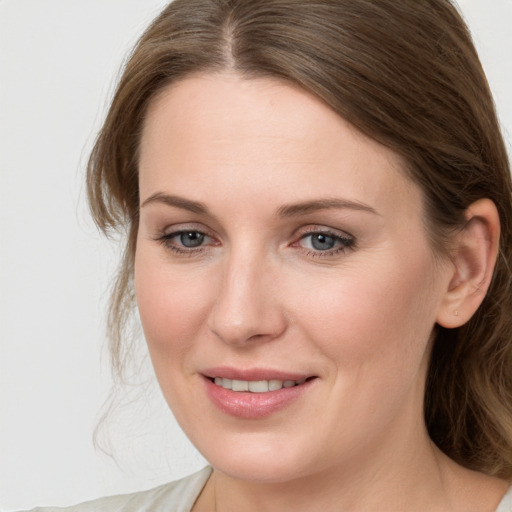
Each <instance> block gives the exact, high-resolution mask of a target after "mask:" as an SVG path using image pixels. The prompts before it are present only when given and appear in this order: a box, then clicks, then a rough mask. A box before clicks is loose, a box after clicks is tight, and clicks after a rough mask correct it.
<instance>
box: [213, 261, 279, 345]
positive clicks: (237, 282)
mask: <svg viewBox="0 0 512 512" xmlns="http://www.w3.org/2000/svg"><path fill="white" fill-rule="evenodd" d="M270 267H271V265H269V264H267V263H266V262H265V259H264V257H263V256H261V255H260V256H256V255H254V254H252V255H247V256H245V257H244V255H242V254H238V255H236V254H232V255H231V256H230V257H229V259H228V260H227V261H225V262H224V266H223V270H222V275H221V276H220V277H219V286H218V295H217V298H216V300H215V302H214V305H213V307H212V309H211V311H210V316H209V322H208V324H209V328H210V330H211V331H212V332H213V333H214V334H215V335H216V336H217V337H218V338H220V339H221V340H222V341H223V342H224V343H227V344H230V345H233V346H245V345H246V344H248V343H253V342H256V341H258V342H260V343H261V342H265V341H270V340H273V339H276V338H278V337H279V336H280V335H281V334H282V333H283V332H284V331H285V330H286V315H285V314H284V310H283V308H282V306H281V300H280V295H281V294H278V293H276V292H277V290H278V287H279V280H278V279H277V276H276V275H275V274H276V272H272V271H271V268H270Z"/></svg>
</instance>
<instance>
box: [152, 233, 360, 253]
mask: <svg viewBox="0 0 512 512" xmlns="http://www.w3.org/2000/svg"><path fill="white" fill-rule="evenodd" d="M186 234H196V235H198V236H202V237H204V238H205V239H211V240H213V238H212V237H211V236H209V235H207V234H206V233H204V232H203V231H200V230H197V229H181V230H178V231H173V232H172V233H167V234H165V233H164V234H162V235H159V236H157V237H156V238H155V240H156V241H157V242H159V243H161V244H162V245H163V246H164V247H165V248H166V249H170V250H171V251H173V252H174V253H176V254H178V255H180V256H188V257H191V256H198V255H200V254H201V253H202V252H204V251H205V250H206V247H205V246H204V245H203V244H201V245H200V246H197V247H189V248H186V247H185V246H180V245H176V243H175V242H173V240H174V239H175V238H177V237H179V236H183V235H186ZM314 235H321V236H326V237H329V238H332V239H333V240H334V243H335V244H338V247H333V248H332V249H326V250H323V251H322V250H320V249H308V248H305V247H302V250H303V251H304V252H305V253H306V255H307V256H309V257H311V258H327V257H332V256H336V255H337V254H341V253H343V252H345V251H347V250H354V249H355V243H356V241H355V238H354V237H352V236H351V235H345V236H342V235H340V234H337V233H334V232H333V231H330V230H326V229H319V228H313V229H311V230H310V231H308V232H306V233H303V234H302V235H301V236H300V237H299V239H298V240H297V241H296V242H293V243H292V244H291V246H292V247H300V242H301V241H302V240H305V239H306V238H308V237H312V236H314ZM214 245H217V244H214Z"/></svg>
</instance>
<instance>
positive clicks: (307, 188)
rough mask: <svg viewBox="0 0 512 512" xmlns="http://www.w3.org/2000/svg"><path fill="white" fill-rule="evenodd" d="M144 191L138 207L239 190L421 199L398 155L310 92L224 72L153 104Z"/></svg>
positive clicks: (189, 82)
mask: <svg viewBox="0 0 512 512" xmlns="http://www.w3.org/2000/svg"><path fill="white" fill-rule="evenodd" d="M191 184H194V191H193V192H191V190H190V185H191ZM140 186H141V199H143V197H144V195H149V194H151V193H155V192H156V191H160V190H156V189H169V190H172V191H173V193H185V192H187V193H193V194H198V195H200V194H201V193H203V194H206V193H208V191H212V190H218V187H224V190H225V191H226V193H228V192H229V190H232V189H236V188H237V189H240V190H243V189H244V188H245V189H248V190H247V193H248V194H247V195H248V197H251V192H252V193H253V194H254V193H255V192H258V188H261V190H260V192H261V193H264V194H267V197H274V196H277V195H279V194H278V193H280V194H281V195H282V196H285V195H288V198H287V199H288V200H307V199H309V197H308V196H309V195H311V194H321V195H323V196H326V195H329V194H331V193H333V192H335V193H337V194H338V193H339V194H342V195H343V196H344V197H345V198H346V199H354V200H364V201H365V202H368V201H373V202H382V201H384V200H387V201H388V202H390V203H393V202H395V201H396V200H397V197H398V196H404V193H405V195H406V196H407V194H409V192H410V190H409V189H414V193H415V194H416V195H417V197H416V199H417V198H418V197H420V194H419V190H417V187H416V186H415V185H414V184H413V183H412V182H410V180H409V179H408V178H406V177H405V173H404V172H403V162H402V160H401V158H400V157H399V156H398V155H396V154H395V153H393V152H392V151H390V150H389V149H387V148H385V147H384V146H382V145H380V144H379V143H377V142H376V141H374V140H372V139H370V138H368V137H366V136H364V135H363V134H362V133H360V132H359V131H358V130H356V129H355V128H354V127H353V126H352V125H350V124H349V123H347V122H346V121H345V120H344V119H343V118H341V117H340V116H339V115H337V114H336V113H335V112H334V111H333V110H332V109H331V108H329V107H328V106H327V105H326V104H324V103H323V102H322V101H321V100H319V99H318V98H316V97H315V96H313V95H312V94H309V93H308V92H306V91H304V90H302V89H300V88H298V87H294V86H292V85H289V84H286V83H283V82H280V81H278V80H275V79H268V78H258V79H244V78H242V77H239V76H237V75H236V74H228V73H225V74H204V75H197V76H192V77H188V78H186V79H184V80H182V81H179V82H177V83H175V84H172V85H171V86H169V87H167V88H166V89H164V90H162V91H161V92H160V94H159V95H158V96H157V97H156V98H154V100H153V101H152V102H151V104H150V106H149V108H148V112H147V116H146V120H145V125H144V129H143V134H142V140H141V148H140ZM240 190H237V193H238V194H240ZM269 194H270V196H269ZM276 200H277V199H276ZM416 204H417V202H416Z"/></svg>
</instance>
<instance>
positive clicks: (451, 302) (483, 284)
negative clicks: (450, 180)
mask: <svg viewBox="0 0 512 512" xmlns="http://www.w3.org/2000/svg"><path fill="white" fill-rule="evenodd" d="M465 217H466V225H465V226H464V229H463V230H462V231H461V232H460V233H459V234H458V235H457V236H456V239H455V247H454V250H453V253H452V264H453V271H452V274H451V275H450V281H449V284H448V288H447V290H446V292H445V295H444V297H443V300H442V304H441V307H440V309H439V312H438V316H437V323H438V324H439V325H441V326H443V327H447V328H455V327H460V326H461V325H464V324H465V323H466V322H467V321H468V320H469V319H470V318H471V317H472V316H473V314H474V313H475V311H476V310H477V309H478V307H479V306H480V304H481V303H482V301H483V300H484V297H485V294H486V293H487V290H488V288H489V285H490V283H491V279H492V275H493V271H494V266H495V264H496V259H497V257H498V247H499V238H500V218H499V214H498V210H497V209H496V205H495V204H494V203H493V202H492V201H491V200H490V199H479V200H478V201H476V202H474V203H473V204H472V205H471V206H470V207H469V208H468V209H467V210H466V212H465Z"/></svg>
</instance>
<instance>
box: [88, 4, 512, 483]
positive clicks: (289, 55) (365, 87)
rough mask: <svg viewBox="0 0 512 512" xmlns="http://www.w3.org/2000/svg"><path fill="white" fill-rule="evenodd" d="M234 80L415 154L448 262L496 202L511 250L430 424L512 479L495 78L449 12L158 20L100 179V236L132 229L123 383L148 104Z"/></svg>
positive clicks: (417, 176) (106, 132) (506, 172)
mask: <svg viewBox="0 0 512 512" xmlns="http://www.w3.org/2000/svg"><path fill="white" fill-rule="evenodd" d="M223 70H233V71H235V72H237V73H239V74H240V75H241V76H244V77H246V78H248V79H250V78H251V77H261V76H268V77H275V78H278V79H282V80H285V81H287V82H289V83H293V84H295V85H298V86H300V87H302V88H304V89H305V90H307V91H310V92H311V93H313V94H315V95H316V96H317V97H318V98H321V99H322V100H323V101H324V102H325V103H326V104H328V105H329V106H330V107H331V108H332V109H333V110H334V111H336V112H337V113H338V114H339V115H340V116H342V117H343V118H345V119H346V120H347V121H349V122H350V123H352V124H353V125H354V126H355V127H357V128H358V129H359V130H360V131H361V132H363V133H364V134H366V135H367V136H369V137H371V138H372V139H374V140H376V141H378V142H380V143H382V144H384V145H385V146H387V147H389V148H390V149H392V150H393V151H395V152H396V153H398V154H399V155H401V156H402V157H404V160H405V162H407V169H406V172H407V173H408V175H409V176H410V177H411V179H412V180H413V181H414V182H415V183H417V184H418V185H419V186H420V187H421V189H422V190H423V193H424V198H425V210H426V211H425V217H426V225H427V230H428V233H429V235H430V238H431V241H432V245H433V248H434V249H435V251H437V252H438V253H440V254H446V252H447V250H448V249H447V248H448V242H447V240H448V239H449V234H450V233H452V232H453V230H454V229H458V228H461V227H462V226H463V224H464V216H463V213H464V211H465V210H466V208H467V207H468V206H469V205H470V204H471V203H473V202H474V201H476V200H477V199H480V198H484V197H487V198H490V199H492V200H493V201H494V203H495V204H496V206H497V208H498V211H499V215H500V221H501V240H500V253H499V258H498V262H497V265H496V268H495V272H494V277H493V281H492V283H491V287H490V289H489V291H488V293H487V296H486V298H485V299H484V302H483V303H482V305H481V307H480V308H479V310H478V311H477V313H476V314H475V315H474V316H473V318H472V319H471V320H470V321H469V322H468V323H467V324H466V325H464V326H463V327H461V328H458V329H453V330H448V329H444V328H441V327H438V328H437V330H436V332H435V334H436V339H435V341H434V347H433V353H432V357H431V363H430V369H429V374H428V378H427V387H426V396H425V418H426V423H427V427H428V429H429V433H430V435H431V437H432V439H433V441H434V442H435V443H436V444H437V445H438V446H439V447H440V448H441V449H442V450H443V451H444V452H445V453H446V454H447V455H448V456H450V457H451V458H452V459H454V460H456V461H457V462H459V463H460V464H462V465H464V466H466V467H469V468H472V469H475V470H479V471H482V472H484V473H487V474H491V475H496V476H501V477H505V478H512V371H511V369H512V368H511V361H512V300H511V299H512V274H511V266H512V265H511V262H512V187H511V180H510V169H509V162H508V158H507V153H506V149H505V145H504V143H503V138H502V136H501V133H500V129H499V124H498V121H497V116H496V113H495V109H494V105H493V100H492V97H491V93H490V90H489V87H488V84H487V81H486V78H485V75H484V72H483V70H482V67H481V65H480V62H479V59H478V56H477V53H476V50H475V48H474V46H473V43H472V41H471V37H470V35H469V32H468V29H467V27H466V26H465V24H464V22H463V20H462V18H461V16H460V14H459V13H458V11H457V9H456V8H455V6H454V5H453V4H452V3H451V2H450V0H401V1H397V0H251V1H250V2H248V1H247V0H175V1H174V2H172V3H171V4H170V5H169V6H168V7H167V8H165V9H164V11H163V12H162V13H161V14H160V15H159V16H158V17H157V18H156V19H155V21H154V22H153V23H152V24H151V26H150V27H149V28H148V29H147V31H146V32H145V33H144V34H143V36H142V37H141V39H140V40H139V42H138V44H137V45H136V47H135V48H134V50H133V52H132V54H131V56H130V58H129V60H128V61H127V63H126V66H125V69H124V72H123V75H122V77H121V80H120V83H119V85H118V87H117V91H116V93H115V96H114V98H113V101H112V104H111V107H110V111H109V113H108V116H107V118H106V120H105V123H104V126H103V128H102V130H101V132H100V133H99V136H98V139H97V142H96V145H95V147H94V149H93V151H92V154H91V157H90V161H89V166H88V176H87V180H88V181H87V184H88V194H89V201H90V205H91V209H92V212H93V216H94V218H95V220H96V222H97V224H98V225H99V227H100V228H101V229H102V230H103V231H105V232H109V231H110V230H111V229H114V230H118V229H125V230H126V232H127V242H126V249H125V252H124V256H123V260H122V264H121V266H120V269H119V273H118V277H117V281H116V284H115V287H114V289H113V294H112V302H111V310H110V324H109V329H110V339H111V350H112V360H113V366H114V369H115V371H116V373H117V375H118V377H122V367H123V361H124V359H125V355H126V351H127V350H128V349H127V348H126V347H125V346H124V344H123V343H122V342H121V340H122V338H123V336H124V335H126V334H128V333H126V332H124V331H125V330H126V329H124V327H125V326H126V325H128V324H127V320H128V318H129V316H130V314H131V312H132V310H133V307H134V296H133V286H132V285H133V283H132V277H133V262H134V254H135V249H136V235H137V229H138V210H139V191H138V170H137V167H138V145H139V141H140V137H141V131H142V128H143V123H144V117H145V113H146V109H147V107H148V103H149V102H150V101H151V100H152V99H153V98H154V96H155V94H157V93H158V92H159V91H160V90H161V89H162V88H163V87H165V86H166V85H169V84H170V83H172V82H175V81H177V80H179V79H181V78H183V77H185V76H187V75H189V74H191V73H196V72H217V71H223Z"/></svg>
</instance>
